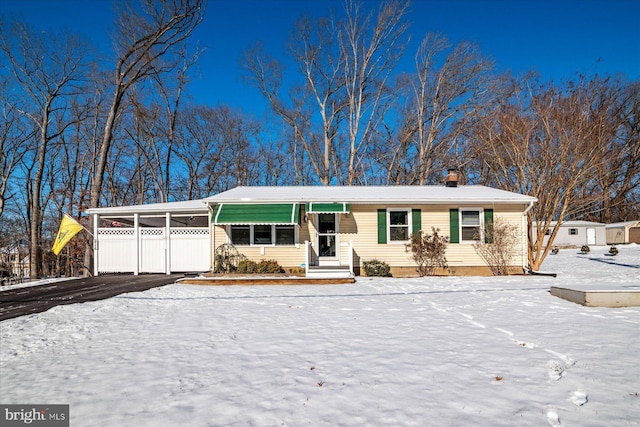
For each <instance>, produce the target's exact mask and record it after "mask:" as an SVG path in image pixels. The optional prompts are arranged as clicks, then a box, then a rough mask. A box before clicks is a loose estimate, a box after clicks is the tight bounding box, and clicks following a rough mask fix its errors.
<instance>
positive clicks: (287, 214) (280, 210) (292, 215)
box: [211, 203, 300, 224]
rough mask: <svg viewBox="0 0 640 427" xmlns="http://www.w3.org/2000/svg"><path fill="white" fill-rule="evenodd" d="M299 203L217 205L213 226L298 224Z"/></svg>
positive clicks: (213, 216)
mask: <svg viewBox="0 0 640 427" xmlns="http://www.w3.org/2000/svg"><path fill="white" fill-rule="evenodd" d="M299 220H300V208H299V206H298V204H297V203H269V204H267V203H264V204H263V203H255V204H252V203H220V204H218V205H216V207H215V209H214V211H213V215H212V216H211V222H212V223H213V224H298V223H299Z"/></svg>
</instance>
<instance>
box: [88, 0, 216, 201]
mask: <svg viewBox="0 0 640 427" xmlns="http://www.w3.org/2000/svg"><path fill="white" fill-rule="evenodd" d="M203 15H204V2H203V0H157V1H154V0H142V13H140V12H139V11H138V10H136V9H135V8H134V7H133V6H132V5H130V4H127V3H125V5H124V7H123V8H122V9H120V10H119V14H118V18H117V21H116V31H115V34H116V35H115V39H114V45H115V47H116V50H117V52H116V53H117V55H118V60H117V64H116V67H115V70H114V82H113V88H114V93H113V99H112V101H111V107H110V108H109V111H108V115H107V120H106V123H105V128H104V135H103V138H102V142H101V144H100V147H99V150H98V158H97V164H96V168H95V173H94V177H93V181H92V185H91V200H90V204H91V207H98V206H99V204H100V196H101V191H102V182H103V180H104V172H105V169H106V167H107V160H108V158H109V150H110V148H111V143H112V141H113V135H114V125H115V123H116V118H117V116H118V114H119V113H120V110H121V106H122V100H123V99H124V96H125V94H126V93H127V92H128V91H129V89H130V88H131V87H133V86H134V85H135V84H138V83H141V82H143V81H145V80H146V79H148V78H150V77H152V76H156V75H159V74H162V73H164V72H167V71H169V70H172V69H173V68H174V67H175V65H176V62H175V60H174V61H164V60H165V59H167V57H168V56H169V55H170V53H171V50H172V48H174V46H176V45H179V44H180V43H182V42H183V41H185V40H186V39H187V38H188V37H189V36H190V35H191V33H192V32H193V30H194V29H195V28H196V26H197V25H198V24H199V23H200V22H201V21H202V17H203Z"/></svg>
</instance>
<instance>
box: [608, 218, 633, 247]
mask: <svg viewBox="0 0 640 427" xmlns="http://www.w3.org/2000/svg"><path fill="white" fill-rule="evenodd" d="M606 230H607V245H618V244H624V243H639V244H640V221H627V222H616V223H614V224H607V226H606Z"/></svg>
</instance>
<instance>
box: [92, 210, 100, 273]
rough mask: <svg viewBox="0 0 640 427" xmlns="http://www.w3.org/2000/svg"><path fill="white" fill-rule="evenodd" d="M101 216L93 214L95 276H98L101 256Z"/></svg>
mask: <svg viewBox="0 0 640 427" xmlns="http://www.w3.org/2000/svg"><path fill="white" fill-rule="evenodd" d="M99 223H100V215H98V214H93V275H94V276H97V275H98V257H99V256H100V252H99V248H98V245H99V244H100V243H99V240H98V226H99V225H100V224H99Z"/></svg>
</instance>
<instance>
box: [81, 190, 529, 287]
mask: <svg viewBox="0 0 640 427" xmlns="http://www.w3.org/2000/svg"><path fill="white" fill-rule="evenodd" d="M449 184H450V183H448V185H447V186H326V187H321V186H296V187H294V186H291V187H287V186H278V187H236V188H234V189H231V190H229V191H225V192H222V193H219V194H217V195H215V196H213V197H209V198H206V199H201V200H193V201H186V202H174V203H160V204H150V205H139V206H126V207H108V208H96V209H89V210H88V211H87V213H88V214H89V215H93V217H94V218H93V219H94V221H93V223H94V230H93V232H94V236H95V245H94V255H95V256H94V271H95V272H96V274H104V273H116V272H117V273H125V272H126V273H134V274H140V273H167V274H170V273H173V272H205V271H211V270H212V269H213V267H214V266H213V263H214V258H215V256H214V254H215V250H216V248H218V247H219V246H220V245H223V244H228V243H230V244H232V245H233V246H234V247H235V248H236V249H237V251H238V252H239V253H241V254H243V255H244V256H246V257H247V258H248V259H251V260H254V261H257V262H258V261H260V260H276V261H277V262H278V263H279V264H280V265H281V266H282V267H283V268H285V270H289V271H300V270H304V271H305V273H306V274H307V275H308V276H313V275H317V276H320V275H323V276H324V277H327V276H328V277H341V276H342V275H354V274H355V275H358V274H361V272H363V270H362V265H363V262H365V261H368V260H373V259H377V260H380V261H384V262H386V263H387V264H389V265H390V266H391V273H392V274H393V275H394V276H414V275H416V274H417V273H416V264H415V262H414V261H413V260H412V258H411V251H410V249H408V248H407V246H406V244H407V243H408V241H409V237H410V235H411V234H412V233H414V232H416V231H417V230H424V231H425V232H429V233H430V232H431V229H432V227H435V228H437V229H440V234H441V235H445V236H448V237H449V239H450V243H449V244H448V247H447V252H446V257H447V261H448V264H449V269H448V270H447V271H441V272H440V273H441V274H452V275H471V274H490V270H489V268H488V267H487V266H486V264H485V262H484V261H483V259H482V258H481V257H480V256H479V255H478V253H477V251H476V250H475V249H474V246H473V243H474V242H475V240H474V238H475V236H478V235H480V236H482V234H483V231H484V227H485V223H486V222H487V221H491V220H493V219H494V218H502V219H503V220H506V221H508V222H509V223H511V224H513V225H515V226H516V227H517V230H518V236H519V239H518V242H517V255H516V256H515V257H514V258H513V260H512V261H511V266H510V269H511V270H512V272H514V273H520V274H522V273H523V272H524V269H525V267H526V265H527V233H526V228H527V227H526V224H527V216H526V213H527V211H528V210H529V209H530V208H531V207H532V206H533V203H534V202H535V201H536V199H535V198H534V197H530V196H525V195H521V194H517V193H512V192H508V191H503V190H497V189H494V188H489V187H484V186H473V185H472V186H457V185H455V183H454V184H452V185H449ZM332 275H333V276H332Z"/></svg>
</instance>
